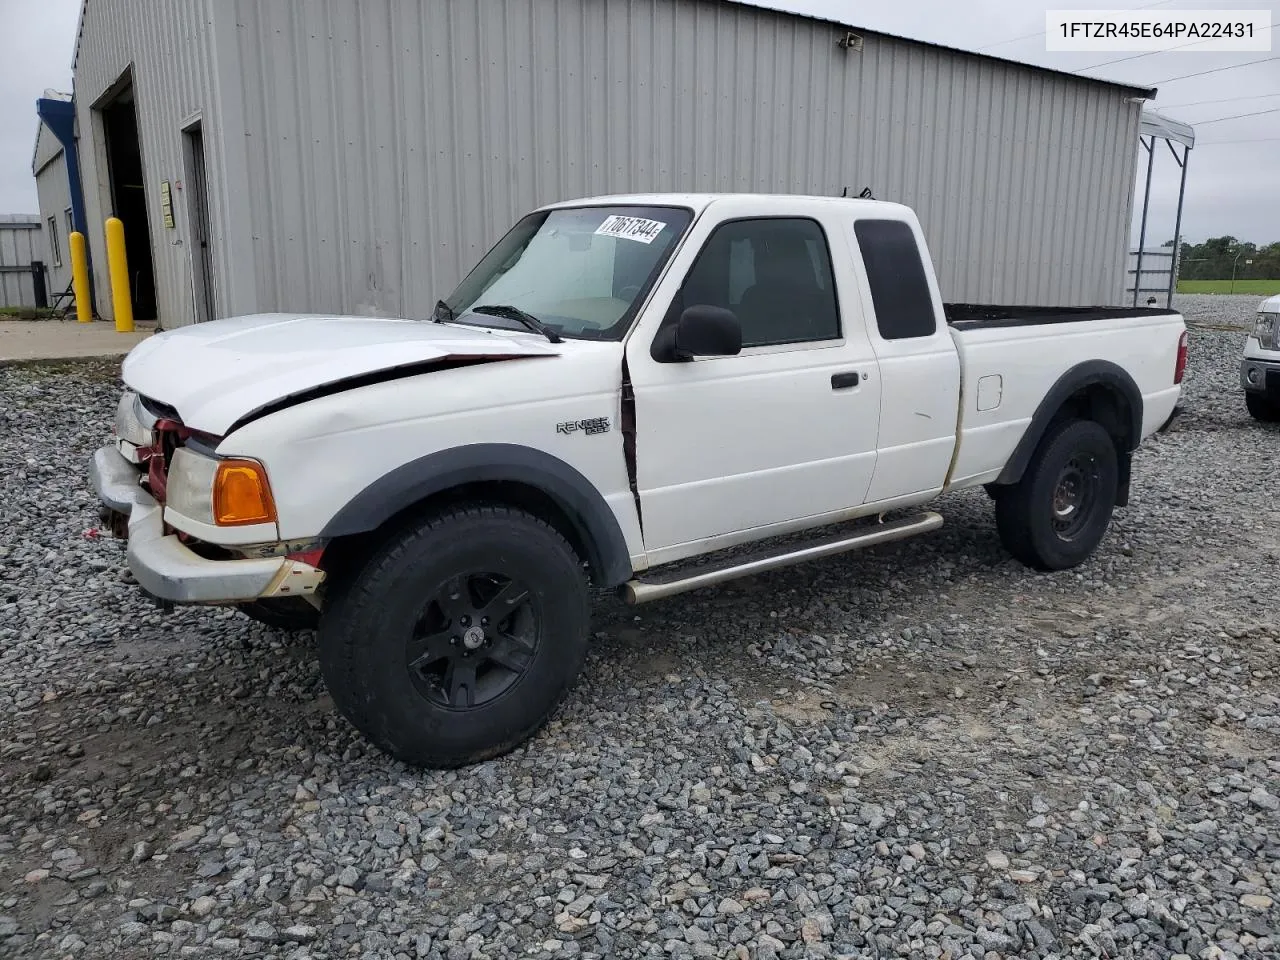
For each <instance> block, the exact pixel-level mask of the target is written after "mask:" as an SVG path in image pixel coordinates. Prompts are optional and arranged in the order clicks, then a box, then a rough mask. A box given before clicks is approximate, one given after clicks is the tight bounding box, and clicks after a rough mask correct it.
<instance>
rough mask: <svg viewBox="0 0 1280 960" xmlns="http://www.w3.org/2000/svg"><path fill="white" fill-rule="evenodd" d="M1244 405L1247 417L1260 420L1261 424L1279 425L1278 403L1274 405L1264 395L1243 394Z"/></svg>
mask: <svg viewBox="0 0 1280 960" xmlns="http://www.w3.org/2000/svg"><path fill="white" fill-rule="evenodd" d="M1244 403H1245V406H1246V407H1248V409H1249V416H1251V417H1253V419H1255V420H1261V421H1262V422H1263V423H1280V403H1276V402H1275V401H1274V400H1272V399H1271V398H1270V397H1268V396H1267V395H1266V394H1262V393H1245V395H1244Z"/></svg>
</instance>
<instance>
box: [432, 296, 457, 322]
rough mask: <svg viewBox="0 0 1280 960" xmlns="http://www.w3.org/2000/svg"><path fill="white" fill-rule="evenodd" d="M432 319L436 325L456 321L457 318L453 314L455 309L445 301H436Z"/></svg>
mask: <svg viewBox="0 0 1280 960" xmlns="http://www.w3.org/2000/svg"><path fill="white" fill-rule="evenodd" d="M431 319H432V320H433V321H435V322H436V323H443V322H444V321H445V320H455V319H457V316H456V315H455V314H454V312H453V307H451V306H449V305H448V304H447V303H445V302H444V301H443V300H437V301H436V308H435V310H434V311H432V314H431Z"/></svg>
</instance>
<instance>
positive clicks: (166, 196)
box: [160, 180, 174, 230]
mask: <svg viewBox="0 0 1280 960" xmlns="http://www.w3.org/2000/svg"><path fill="white" fill-rule="evenodd" d="M160 213H161V214H162V215H163V216H164V225H165V227H167V228H168V229H170V230H172V229H173V227H174V221H173V194H172V193H171V192H170V190H169V181H168V180H161V181H160Z"/></svg>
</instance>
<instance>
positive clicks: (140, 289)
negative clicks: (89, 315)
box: [96, 79, 156, 320]
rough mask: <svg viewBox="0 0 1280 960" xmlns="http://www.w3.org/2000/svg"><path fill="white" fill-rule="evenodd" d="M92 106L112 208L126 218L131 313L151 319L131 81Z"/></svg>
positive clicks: (151, 285)
mask: <svg viewBox="0 0 1280 960" xmlns="http://www.w3.org/2000/svg"><path fill="white" fill-rule="evenodd" d="M96 108H97V111H98V114H99V116H100V117H101V120H102V135H103V146H104V147H105V153H106V160H107V181H108V187H109V190H110V201H111V206H110V208H111V211H112V213H113V215H114V216H116V217H119V218H120V222H121V223H123V224H124V246H125V256H126V257H127V258H128V260H129V289H130V292H131V293H132V295H133V315H134V317H135V318H136V319H139V320H154V319H156V278H155V267H154V264H153V263H152V259H151V227H150V223H149V221H148V220H147V194H146V189H145V188H144V184H145V183H146V177H145V176H144V174H143V165H142V146H141V143H140V142H139V137H138V116H137V113H136V112H135V109H134V102H133V83H132V82H130V81H129V80H128V79H126V80H125V81H124V83H123V85H121V86H119V87H118V88H117V91H116V92H114V93H113V94H112V95H110V97H109V99H108V100H106V102H100V103H99V104H97V105H96Z"/></svg>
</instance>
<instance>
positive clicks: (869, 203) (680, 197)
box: [539, 193, 910, 217]
mask: <svg viewBox="0 0 1280 960" xmlns="http://www.w3.org/2000/svg"><path fill="white" fill-rule="evenodd" d="M719 200H749V201H752V202H756V203H759V204H760V206H761V207H762V208H765V209H768V208H770V207H777V208H779V209H781V210H786V209H788V208H790V209H798V208H801V207H807V206H811V205H813V204H823V205H832V206H837V205H838V206H840V207H841V208H842V209H845V210H848V209H851V208H852V209H853V210H854V211H856V212H858V213H861V214H863V215H867V216H879V217H886V216H887V217H893V216H894V214H898V215H901V214H903V213H907V212H909V211H910V208H909V207H905V206H903V205H902V204H900V203H891V202H889V201H888V200H862V199H858V198H856V197H818V196H807V195H805V194H799V193H622V194H613V195H608V196H599V197H581V198H579V199H576V200H561V201H560V202H558V203H548V204H545V205H544V206H542V207H540V208H539V209H542V210H555V209H560V208H563V207H600V206H618V207H688V208H689V209H690V210H692V211H693V212H694V215H695V216H696V215H697V214H700V213H702V212H703V211H704V210H706V209H707V207H709V206H711V205H712V204H713V203H715V202H716V201H719Z"/></svg>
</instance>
